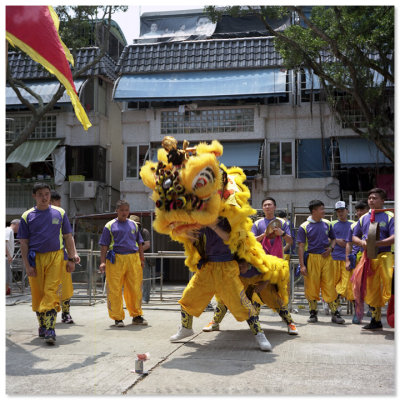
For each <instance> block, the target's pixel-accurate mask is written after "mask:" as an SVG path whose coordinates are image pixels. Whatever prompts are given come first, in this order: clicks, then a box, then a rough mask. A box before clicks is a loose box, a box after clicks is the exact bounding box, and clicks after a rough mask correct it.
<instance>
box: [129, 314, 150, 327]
mask: <svg viewBox="0 0 400 400" xmlns="http://www.w3.org/2000/svg"><path fill="white" fill-rule="evenodd" d="M132 324H133V325H147V321H146V320H145V319H144V318H143V317H142V316H141V315H138V316H136V317H134V318H133V319H132Z"/></svg>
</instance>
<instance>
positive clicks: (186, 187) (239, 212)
mask: <svg viewBox="0 0 400 400" xmlns="http://www.w3.org/2000/svg"><path fill="white" fill-rule="evenodd" d="M188 144H189V143H188V142H186V141H184V143H183V148H182V149H178V147H177V141H176V140H175V139H174V138H172V137H169V136H167V137H165V138H164V140H163V143H162V146H163V148H161V149H159V150H158V163H156V162H151V161H147V162H146V164H145V165H144V166H143V167H142V169H141V171H140V176H141V178H142V180H143V183H144V184H145V185H146V186H147V187H149V188H150V189H152V190H153V194H152V199H153V201H154V202H155V205H156V211H155V214H156V216H155V221H154V229H155V230H156V231H157V232H159V233H163V234H168V235H170V237H171V238H172V239H173V240H176V241H179V242H181V243H183V245H184V249H185V255H186V260H185V264H186V265H187V266H188V267H189V269H190V270H191V271H192V272H196V271H197V265H198V263H199V261H200V258H201V256H200V254H199V253H198V251H197V250H196V248H195V247H194V245H193V243H192V241H191V240H190V239H189V238H188V236H187V235H186V233H187V232H189V231H193V230H194V229H198V228H200V227H201V226H204V225H208V224H210V223H212V222H213V221H215V220H216V219H217V218H218V217H225V218H227V220H228V221H229V224H230V226H231V229H232V230H231V234H230V237H229V241H228V242H226V244H227V245H228V246H229V248H230V250H231V251H232V253H234V254H236V255H237V257H238V258H242V259H245V260H246V261H247V262H248V263H249V264H251V265H253V266H254V267H255V268H256V269H257V270H258V271H259V272H260V273H261V274H262V276H263V280H264V281H269V282H270V284H272V285H276V286H275V287H277V289H278V296H279V298H280V301H279V304H278V305H277V306H274V301H273V300H272V299H271V300H272V301H271V304H268V303H270V302H268V301H266V299H263V300H264V301H265V303H266V304H267V305H268V306H270V307H271V308H273V309H276V308H277V307H279V305H281V304H282V303H283V304H287V301H288V292H287V285H288V281H289V266H288V262H287V261H285V260H282V259H280V258H277V257H274V256H270V255H267V254H265V252H264V250H263V248H262V246H261V244H260V243H259V242H258V241H257V240H256V239H255V236H254V235H253V233H252V232H251V227H252V220H251V219H250V218H249V216H250V215H253V214H255V213H256V211H255V210H254V209H253V208H252V207H251V206H250V205H249V203H248V200H249V198H250V191H249V189H248V187H247V186H246V185H245V184H244V183H243V182H244V181H245V179H246V175H245V174H244V173H243V171H242V170H241V169H240V168H238V167H232V168H226V167H225V166H224V165H223V164H220V163H219V161H218V159H217V157H218V156H221V155H222V153H223V147H222V145H221V144H220V143H219V142H218V141H215V140H214V141H212V143H211V144H210V145H209V144H206V143H200V144H199V145H197V146H196V147H192V148H189V147H188ZM275 303H276V301H275Z"/></svg>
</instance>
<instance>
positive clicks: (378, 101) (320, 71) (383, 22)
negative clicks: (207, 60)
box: [205, 6, 394, 162]
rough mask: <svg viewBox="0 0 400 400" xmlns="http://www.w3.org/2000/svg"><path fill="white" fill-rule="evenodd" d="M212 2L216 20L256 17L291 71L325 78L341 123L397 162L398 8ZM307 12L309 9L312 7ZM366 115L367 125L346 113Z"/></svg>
mask: <svg viewBox="0 0 400 400" xmlns="http://www.w3.org/2000/svg"><path fill="white" fill-rule="evenodd" d="M307 9H308V10H309V9H311V13H308V12H305V10H306V8H304V7H294V6H293V7H271V6H256V7H251V6H234V7H226V8H216V7H214V6H209V7H206V8H205V12H206V13H207V14H208V15H209V16H210V17H211V19H213V20H214V21H216V20H217V19H218V18H220V17H221V16H222V15H226V14H228V15H231V16H241V15H249V14H251V15H257V16H258V17H259V18H260V19H261V21H262V22H263V23H264V25H265V27H266V30H267V31H268V32H269V34H271V35H272V36H274V37H275V44H276V49H277V51H279V53H280V54H281V56H282V58H283V60H284V67H286V68H288V69H295V70H296V69H304V70H306V69H308V70H311V71H313V73H314V74H315V75H317V76H318V77H319V79H320V84H321V89H322V90H323V92H324V94H325V96H326V100H327V102H328V104H329V106H330V108H331V110H332V111H333V112H334V114H335V115H336V116H337V117H338V119H339V120H340V121H342V122H343V123H344V124H346V126H347V127H349V128H351V129H352V130H353V131H354V132H355V133H357V134H358V135H360V136H362V137H366V138H368V139H370V140H372V141H373V142H374V143H375V144H376V146H377V147H378V148H379V150H381V151H382V152H383V153H384V154H385V155H386V157H388V158H389V159H390V160H391V161H393V162H394V145H393V142H394V118H393V111H392V110H393V102H392V103H390V101H389V100H388V99H392V100H393V98H394V94H393V87H394V7H393V6H376V7H362V6H347V7H346V6H332V7H326V6H318V7H317V6H316V7H312V8H310V7H308V8H307ZM308 10H307V11H308ZM284 16H290V17H291V19H292V22H293V23H292V24H291V25H290V26H289V27H288V28H286V29H285V30H284V31H275V30H274V29H273V28H272V26H271V24H270V22H269V21H271V20H272V19H279V18H282V17H284ZM349 106H350V107H352V108H353V109H355V110H357V112H358V113H361V115H362V117H363V120H364V121H365V124H364V125H361V126H360V124H359V123H358V122H355V121H354V119H353V118H351V116H350V115H349V113H348V112H347V111H346V110H348V107H349Z"/></svg>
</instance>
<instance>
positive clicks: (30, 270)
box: [25, 265, 37, 277]
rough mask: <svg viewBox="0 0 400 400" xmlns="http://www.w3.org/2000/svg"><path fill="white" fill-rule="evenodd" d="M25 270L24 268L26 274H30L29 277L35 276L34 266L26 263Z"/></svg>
mask: <svg viewBox="0 0 400 400" xmlns="http://www.w3.org/2000/svg"><path fill="white" fill-rule="evenodd" d="M25 270H26V274H27V275H28V276H30V277H35V276H37V273H36V268H34V267H31V266H30V265H28V266H27V267H26V268H25Z"/></svg>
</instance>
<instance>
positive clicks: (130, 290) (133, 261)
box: [106, 253, 143, 320]
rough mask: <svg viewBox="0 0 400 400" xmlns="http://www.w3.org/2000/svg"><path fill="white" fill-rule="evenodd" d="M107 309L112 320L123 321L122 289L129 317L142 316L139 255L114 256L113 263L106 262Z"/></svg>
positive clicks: (141, 277) (141, 274)
mask: <svg viewBox="0 0 400 400" xmlns="http://www.w3.org/2000/svg"><path fill="white" fill-rule="evenodd" d="M106 280H107V285H106V288H107V307H108V315H109V316H110V318H111V319H113V320H124V319H125V312H124V308H123V301H122V287H123V288H124V299H125V304H126V308H127V310H128V311H129V315H130V316H131V317H137V316H139V315H143V312H142V281H143V269H142V266H141V263H140V258H139V253H133V254H116V255H115V263H114V264H112V263H111V262H110V261H109V260H106Z"/></svg>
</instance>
